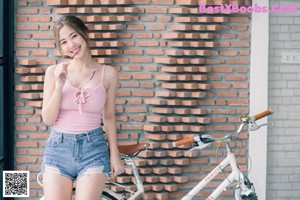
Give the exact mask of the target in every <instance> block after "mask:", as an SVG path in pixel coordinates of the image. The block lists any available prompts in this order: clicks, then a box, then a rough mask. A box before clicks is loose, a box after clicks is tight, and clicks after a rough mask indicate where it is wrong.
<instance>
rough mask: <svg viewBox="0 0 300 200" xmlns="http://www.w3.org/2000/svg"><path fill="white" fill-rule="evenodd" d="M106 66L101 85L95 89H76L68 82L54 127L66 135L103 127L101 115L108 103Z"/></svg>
mask: <svg viewBox="0 0 300 200" xmlns="http://www.w3.org/2000/svg"><path fill="white" fill-rule="evenodd" d="M104 72H105V66H104V65H103V67H102V78H101V82H100V84H99V85H97V86H96V87H93V88H85V87H81V88H76V87H74V86H73V85H72V84H71V83H70V82H69V81H66V83H65V85H64V87H63V90H62V98H61V104H60V112H59V115H58V118H57V120H56V122H55V123H54V124H53V127H54V128H55V129H56V130H57V131H60V132H64V133H85V132H89V131H92V130H94V129H97V128H99V127H100V126H101V114H102V111H103V107H104V105H105V102H106V90H105V88H104V86H103V79H104Z"/></svg>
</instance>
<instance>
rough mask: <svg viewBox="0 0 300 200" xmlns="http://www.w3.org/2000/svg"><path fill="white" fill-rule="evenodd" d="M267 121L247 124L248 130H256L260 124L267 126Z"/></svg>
mask: <svg viewBox="0 0 300 200" xmlns="http://www.w3.org/2000/svg"><path fill="white" fill-rule="evenodd" d="M268 124H269V123H264V124H261V125H257V124H256V123H255V122H254V123H250V124H249V128H248V129H249V131H256V130H258V129H260V128H261V127H262V126H267V125H268ZM271 126H274V124H271Z"/></svg>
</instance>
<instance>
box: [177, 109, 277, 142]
mask: <svg viewBox="0 0 300 200" xmlns="http://www.w3.org/2000/svg"><path fill="white" fill-rule="evenodd" d="M271 114H273V112H272V110H271V109H268V110H265V111H263V112H261V113H258V114H256V115H254V116H253V117H250V118H249V117H247V120H245V121H244V120H242V121H243V122H242V124H241V125H242V126H244V125H246V124H249V123H250V122H251V120H252V122H253V121H256V120H259V119H261V118H264V117H266V116H268V115H271ZM239 130H241V128H240V129H239ZM237 133H238V132H237ZM224 138H225V137H224ZM206 139H207V138H206ZM202 140H203V141H202ZM204 140H205V138H201V137H199V136H198V135H197V136H192V137H187V138H184V139H181V140H177V141H174V142H172V144H173V147H178V146H181V145H184V144H191V143H194V142H202V143H211V142H213V140H214V139H212V138H208V140H207V141H204Z"/></svg>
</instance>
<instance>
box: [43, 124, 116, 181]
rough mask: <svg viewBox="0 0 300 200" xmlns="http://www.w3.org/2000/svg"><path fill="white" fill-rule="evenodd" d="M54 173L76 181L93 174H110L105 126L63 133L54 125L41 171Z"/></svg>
mask: <svg viewBox="0 0 300 200" xmlns="http://www.w3.org/2000/svg"><path fill="white" fill-rule="evenodd" d="M44 172H52V173H57V174H61V175H64V176H66V177H69V178H71V179H72V180H76V179H77V178H79V177H80V176H82V175H85V174H90V173H104V174H106V176H108V177H109V176H110V159H109V151H108V147H107V143H106V140H105V137H104V134H103V130H102V128H97V129H95V130H92V131H90V132H87V133H81V134H72V133H62V132H59V131H56V130H55V129H53V128H52V130H51V134H50V136H49V139H48V140H47V145H46V147H45V150H44V156H43V163H42V174H43V173H44Z"/></svg>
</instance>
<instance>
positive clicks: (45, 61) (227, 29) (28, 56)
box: [14, 0, 299, 199]
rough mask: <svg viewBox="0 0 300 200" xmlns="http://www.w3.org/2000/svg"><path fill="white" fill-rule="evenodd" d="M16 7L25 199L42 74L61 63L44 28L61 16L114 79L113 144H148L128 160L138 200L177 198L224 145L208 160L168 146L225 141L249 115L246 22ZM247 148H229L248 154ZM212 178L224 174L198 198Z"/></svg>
mask: <svg viewBox="0 0 300 200" xmlns="http://www.w3.org/2000/svg"><path fill="white" fill-rule="evenodd" d="M15 2H16V8H17V9H16V25H17V26H16V64H15V66H14V67H15V78H16V83H15V113H16V130H15V140H16V166H17V169H23V170H30V171H31V185H30V187H31V199H37V197H38V196H41V195H42V190H41V188H40V187H39V186H38V184H37V182H36V174H37V173H38V172H39V171H40V163H41V162H42V153H43V148H44V147H45V141H46V139H47V137H48V134H49V129H48V127H46V126H45V125H44V124H43V123H42V119H41V106H42V98H43V91H42V90H43V80H44V72H45V69H46V68H47V67H48V66H49V65H52V64H56V63H58V62H60V61H61V58H60V56H59V53H58V51H57V50H56V49H55V42H54V40H53V37H52V31H51V29H52V26H53V21H55V19H56V18H57V17H58V16H59V15H62V14H74V15H77V16H80V17H81V18H82V19H83V20H84V21H85V22H86V24H87V26H88V27H89V29H90V30H91V31H90V38H91V40H92V42H91V45H92V50H91V51H92V55H93V56H94V57H95V59H97V60H98V61H99V62H100V63H106V64H110V65H112V66H114V67H115V68H116V69H118V71H119V89H118V95H117V102H116V103H117V120H118V139H119V142H120V143H122V144H124V143H135V142H136V141H137V139H138V138H140V139H141V141H142V140H146V141H148V142H150V143H151V148H150V149H149V150H148V151H145V152H143V153H141V154H140V155H139V157H138V158H137V160H136V163H137V165H138V166H139V168H140V173H141V175H142V177H143V181H144V184H145V190H146V193H145V194H144V195H143V197H142V199H180V197H182V196H183V194H184V193H185V192H186V191H187V190H188V189H189V188H191V187H192V186H194V185H195V184H196V183H197V181H199V180H201V179H202V178H203V177H204V176H205V175H206V173H207V172H209V171H210V170H211V169H213V168H214V167H215V166H216V163H218V161H219V160H220V159H221V158H222V156H224V155H225V154H224V148H223V147H224V146H223V145H221V146H220V147H219V151H218V152H217V153H216V147H217V145H214V146H212V147H208V148H207V149H205V150H202V151H201V152H195V153H193V154H192V155H190V157H184V156H183V154H184V152H185V150H187V149H188V146H184V147H182V148H172V147H171V143H170V142H171V141H174V140H178V139H181V138H183V137H186V136H190V135H193V134H198V133H207V134H214V135H216V136H222V135H224V134H227V133H231V132H232V131H235V130H236V128H237V127H236V126H237V125H238V119H239V117H240V116H241V115H242V114H245V113H247V112H248V103H249V102H248V101H249V99H248V97H249V96H248V93H249V85H248V84H249V60H250V59H249V55H250V51H249V47H250V37H251V35H250V27H249V25H250V20H251V19H250V15H249V14H199V12H198V1H197V0H101V1H99V0H85V1H84V0H47V1H46V0H40V1H37V0H36V1H34V0H28V1H26V0H19V1H15ZM200 2H201V3H206V4H208V5H212V4H214V5H220V4H228V3H239V4H240V5H248V4H249V2H248V1H238V0H214V1H210V0H201V1H200ZM296 77H297V76H296ZM296 77H295V78H296ZM298 79H299V77H298ZM241 138H245V139H247V135H246V134H242V135H241ZM246 141H247V140H245V142H244V143H241V142H237V143H232V147H237V146H238V147H240V146H243V147H246V148H247V142H246ZM236 153H237V155H238V158H237V160H238V163H239V164H240V165H241V169H242V170H246V169H247V159H246V157H244V155H245V154H246V152H245V151H243V150H240V148H237V150H236ZM216 154H218V156H219V157H218V158H216ZM131 174H132V172H131V171H130V170H129V169H126V172H125V174H123V175H121V176H120V177H118V178H117V181H118V182H120V183H126V184H128V185H133V186H134V184H133V180H132V178H131ZM128 177H129V178H128ZM220 179H224V174H220V175H218V176H217V178H216V179H215V180H216V181H213V182H211V183H210V184H209V186H208V187H207V188H206V189H205V190H204V191H202V192H200V193H199V194H198V195H199V196H203V195H207V194H208V193H209V191H210V190H212V189H213V188H214V187H215V186H216V185H217V183H218V182H217V181H218V180H220ZM112 188H113V189H114V190H117V188H116V187H112ZM233 191H234V190H227V191H225V192H224V193H223V199H233V198H232V197H230V196H231V195H232V194H233Z"/></svg>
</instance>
